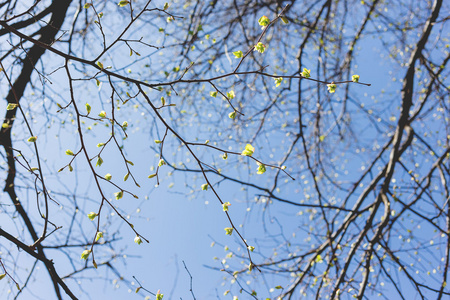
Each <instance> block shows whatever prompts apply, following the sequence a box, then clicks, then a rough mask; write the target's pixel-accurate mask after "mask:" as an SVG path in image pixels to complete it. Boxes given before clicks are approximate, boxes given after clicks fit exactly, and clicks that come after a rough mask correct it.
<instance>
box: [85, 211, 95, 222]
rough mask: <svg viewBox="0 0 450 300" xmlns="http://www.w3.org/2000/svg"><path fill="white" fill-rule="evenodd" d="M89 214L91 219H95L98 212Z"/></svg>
mask: <svg viewBox="0 0 450 300" xmlns="http://www.w3.org/2000/svg"><path fill="white" fill-rule="evenodd" d="M87 216H88V218H89V220H91V221H94V219H95V217H96V216H97V214H96V213H95V212H90V213H88V215H87Z"/></svg>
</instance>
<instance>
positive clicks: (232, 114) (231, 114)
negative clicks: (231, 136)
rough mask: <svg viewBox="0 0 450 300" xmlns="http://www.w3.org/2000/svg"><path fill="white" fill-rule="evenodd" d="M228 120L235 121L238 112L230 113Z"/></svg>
mask: <svg viewBox="0 0 450 300" xmlns="http://www.w3.org/2000/svg"><path fill="white" fill-rule="evenodd" d="M228 118H230V119H233V120H234V118H236V112H235V111H232V112H230V113H229V114H228Z"/></svg>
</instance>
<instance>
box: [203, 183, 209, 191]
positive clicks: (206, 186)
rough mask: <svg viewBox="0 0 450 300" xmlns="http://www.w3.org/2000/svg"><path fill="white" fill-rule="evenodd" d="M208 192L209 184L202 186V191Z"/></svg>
mask: <svg viewBox="0 0 450 300" xmlns="http://www.w3.org/2000/svg"><path fill="white" fill-rule="evenodd" d="M207 190H208V184H207V183H205V184H202V191H207Z"/></svg>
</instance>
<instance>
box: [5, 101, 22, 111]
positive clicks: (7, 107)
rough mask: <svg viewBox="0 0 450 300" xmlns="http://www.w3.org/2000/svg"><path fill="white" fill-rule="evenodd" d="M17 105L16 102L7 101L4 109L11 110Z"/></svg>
mask: <svg viewBox="0 0 450 300" xmlns="http://www.w3.org/2000/svg"><path fill="white" fill-rule="evenodd" d="M17 106H19V105H17V104H16V103H8V105H7V106H6V110H13V109H15V108H16V107H17Z"/></svg>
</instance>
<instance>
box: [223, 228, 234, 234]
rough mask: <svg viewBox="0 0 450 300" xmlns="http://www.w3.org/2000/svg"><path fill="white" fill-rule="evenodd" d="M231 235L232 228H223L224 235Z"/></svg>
mask: <svg viewBox="0 0 450 300" xmlns="http://www.w3.org/2000/svg"><path fill="white" fill-rule="evenodd" d="M232 233H233V228H231V227H226V228H225V234H226V235H231V234H232Z"/></svg>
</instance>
